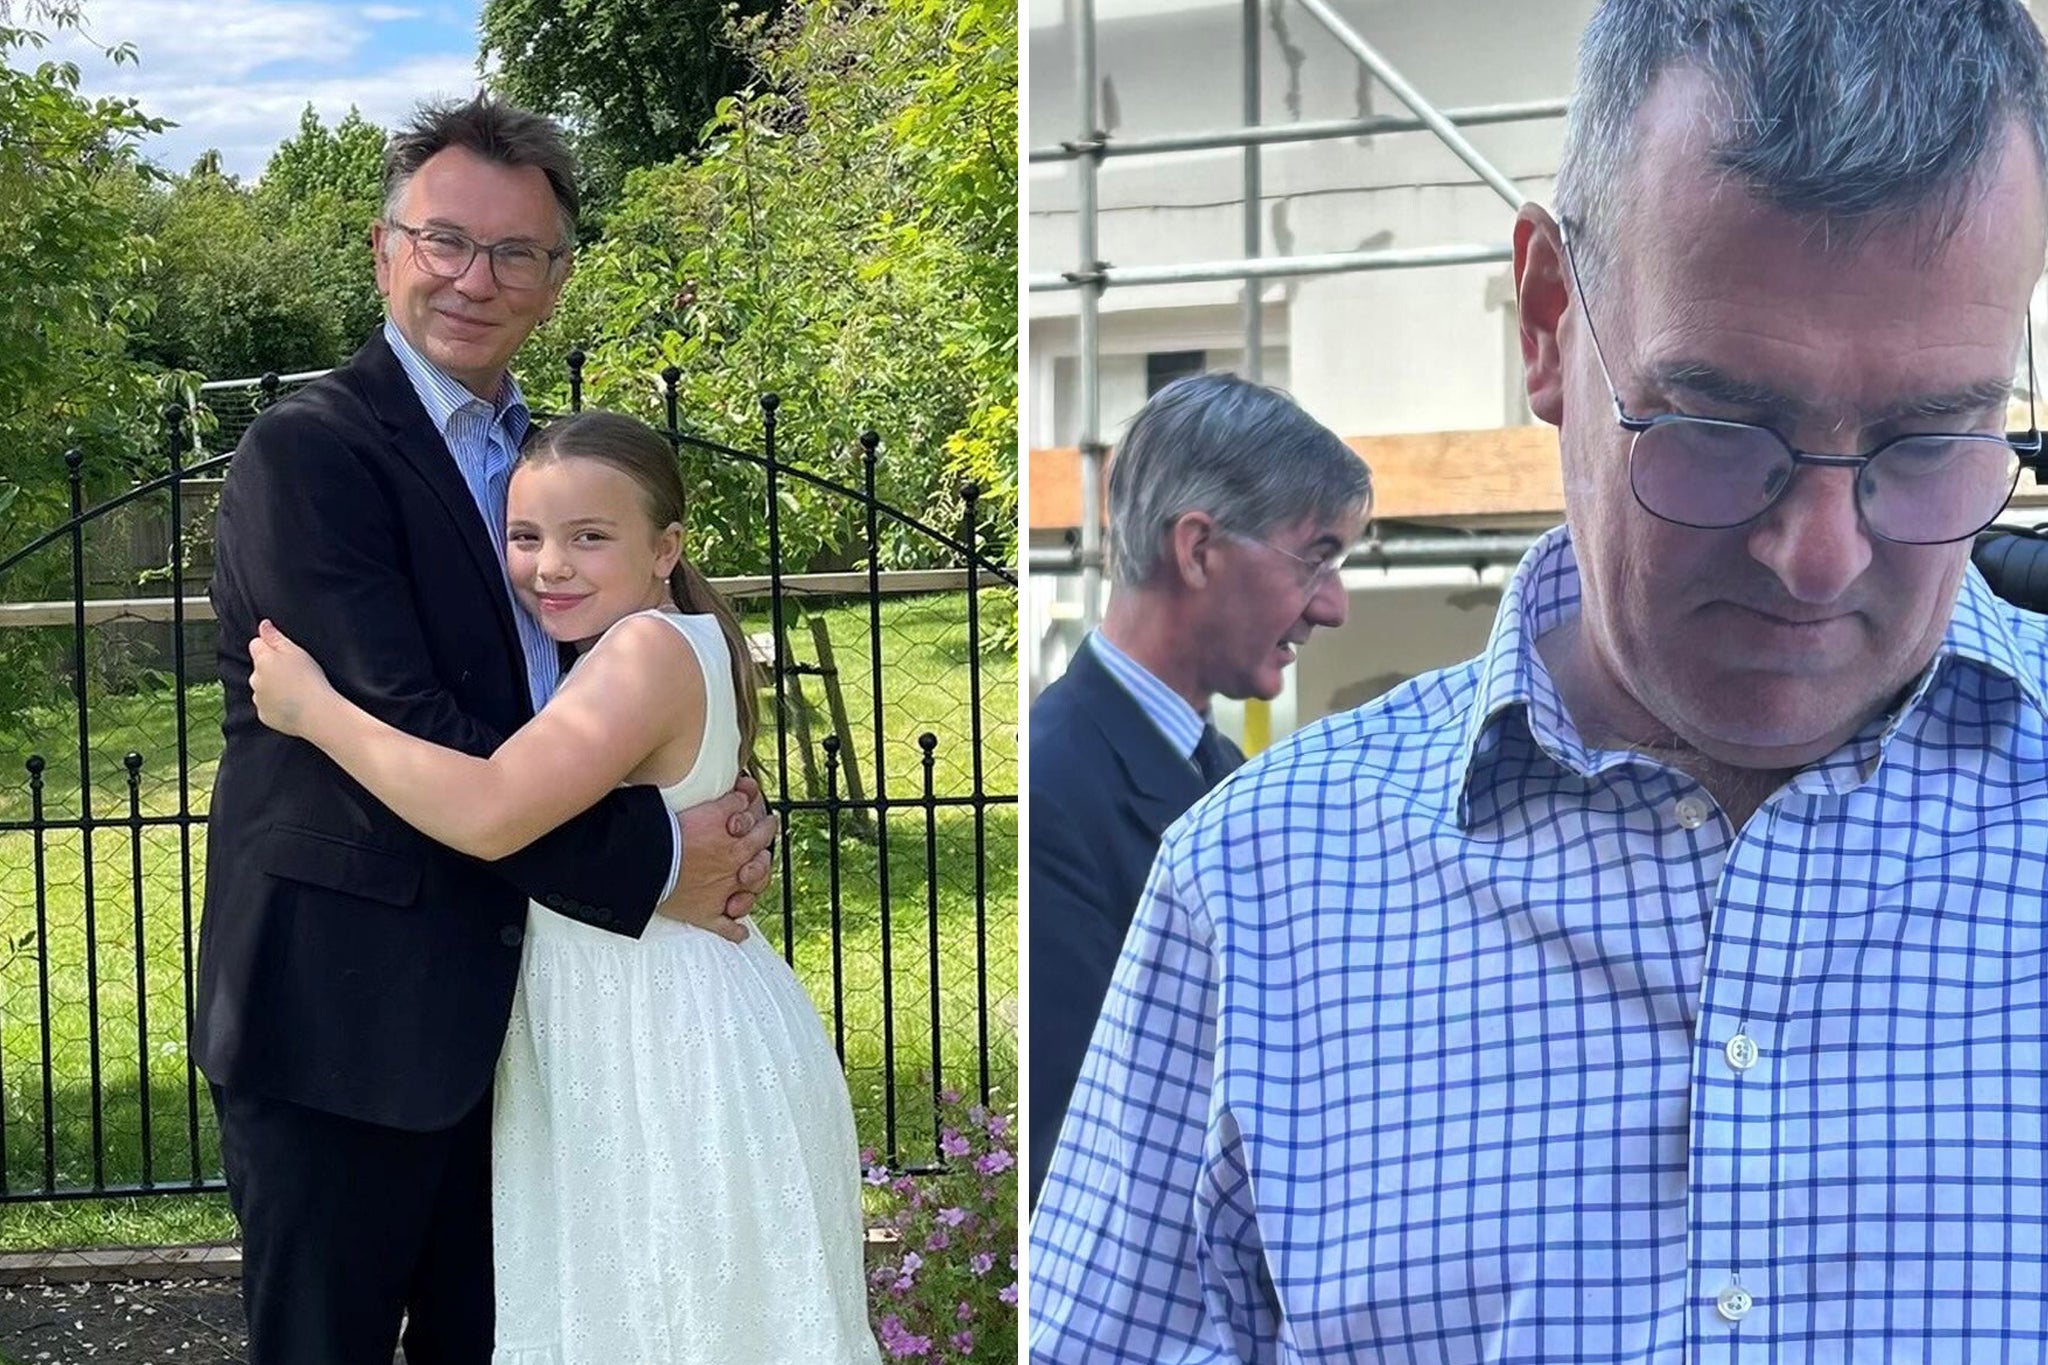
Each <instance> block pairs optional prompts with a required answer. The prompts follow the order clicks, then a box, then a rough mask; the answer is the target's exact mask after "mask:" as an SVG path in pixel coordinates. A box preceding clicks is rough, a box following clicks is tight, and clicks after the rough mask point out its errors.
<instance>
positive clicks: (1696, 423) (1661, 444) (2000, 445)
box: [1558, 223, 2042, 545]
mask: <svg viewBox="0 0 2048 1365" xmlns="http://www.w3.org/2000/svg"><path fill="white" fill-rule="evenodd" d="M1558 236H1559V239H1560V240H1561V241H1562V242H1563V244H1564V256H1565V264H1566V266H1567V268H1569V269H1570V271H1571V275H1572V292H1573V293H1574V294H1576V295H1577V296H1578V299H1579V307H1580V309H1581V311H1583V312H1584V313H1585V317H1586V333H1587V335H1588V336H1590V337H1591V338H1592V341H1593V357H1594V359H1595V360H1597V361H1598V362H1599V365H1600V374H1601V377H1602V378H1604V379H1605V380H1606V381H1607V392H1608V394H1609V395H1610V396H1611V397H1612V398H1613V399H1614V418H1615V421H1617V422H1619V423H1620V424H1621V428H1622V430H1624V431H1627V432H1632V433H1633V434H1634V436H1635V440H1634V441H1633V443H1632V444H1631V445H1630V448H1629V465H1628V475H1629V488H1630V490H1631V491H1632V492H1633V493H1634V494H1635V499H1636V502H1637V503H1639V504H1640V505H1641V506H1642V509H1643V510H1644V511H1645V512H1648V513H1649V514H1650V515H1651V516H1654V517H1658V518H1661V519H1662V520H1664V521H1669V522H1675V523H1676V524H1678V525H1680V526H1692V527H1696V528H1699V529H1701V530H1725V529H1727V528H1729V527H1735V526H1741V525H1743V524H1745V523H1747V522H1751V521H1754V520H1756V519H1757V518H1758V517H1760V516H1762V515H1763V514H1764V513H1765V512H1767V511H1769V510H1770V509H1771V506H1772V504H1773V503H1775V502H1777V500H1778V499H1779V498H1780V497H1782V496H1784V493H1785V490H1786V489H1787V488H1789V487H1791V486H1792V478H1793V475H1794V474H1796V473H1797V472H1798V469H1799V466H1801V465H1818V466H1821V467H1824V468H1840V469H1853V470H1855V471H1856V474H1855V480H1856V483H1855V488H1856V511H1857V514H1858V515H1859V516H1861V517H1862V519H1863V525H1864V527H1865V529H1867V530H1868V531H1869V532H1870V534H1871V535H1873V536H1876V537H1877V538H1878V539H1880V540H1890V541H1896V542H1898V543H1900V544H1905V545H1943V544H1947V543H1949V542H1952V541H1958V540H1967V539H1968V538H1969V537H1971V536H1973V535H1975V534H1977V532H1979V531H1981V530H1983V529H1984V528H1985V527H1986V526H1989V525H1990V524H1991V523H1992V522H1993V521H1995V520H1996V519H1997V517H1998V514H1999V513H2000V512H2001V511H2002V510H2004V508H2005V504H2006V501H2007V500H2008V499H2009V498H2011V497H2012V491H2013V488H2014V486H2015V485H2016V484H2017V483H2018V482H2019V475H2020V469H2021V467H2022V466H2023V465H2024V466H2029V467H2032V468H2034V469H2036V470H2037V471H2038V470H2039V469H2041V468H2042V465H2041V424H2040V422H2039V421H2038V420H2036V419H2035V417H2034V415H2033V403H2034V387H2035V380H2034V332H2033V319H2032V318H2031V317H2029V318H2028V321H2027V408H2028V427H2029V429H2028V430H2027V431H2024V432H2017V433H2009V434H2007V435H2003V436H2000V435H1993V434H1990V433H1985V432H1976V433H1964V432H1938V433H1937V432H1928V433H1914V434H1912V435H1908V436H1898V437H1894V438H1893V439H1891V440H1889V441H1885V442H1883V443H1882V444H1880V445H1878V446H1877V447H1876V448H1874V449H1872V450H1868V451H1865V452H1864V453H1863V454H1861V455H1819V454H1815V453H1814V452H1812V451H1807V450H1800V449H1798V448H1796V447H1795V446H1793V445H1792V443H1791V442H1789V441H1787V440H1786V439H1785V438H1784V437H1783V436H1781V435H1779V434H1778V433H1777V432H1776V431H1774V430H1772V429H1771V428H1770V427H1766V426H1759V425H1757V424H1756V423H1754V422H1733V421H1723V420H1721V419H1718V418H1711V417H1692V416H1688V415H1686V414H1684V413H1669V414H1666V415H1663V416H1658V417H1631V416H1629V414H1628V412H1627V410H1626V409H1625V408H1624V407H1623V406H1622V402H1621V391H1620V390H1619V389H1618V388H1616V387H1615V384H1614V375H1613V372H1612V371H1610V370H1609V369H1608V368H1607V357H1606V355H1605V354H1603V353H1602V351H1601V349H1600V334H1599V330H1598V329H1597V328H1595V327H1594V325H1593V312H1592V308H1591V307H1590V305H1588V303H1587V302H1586V291H1585V286H1584V285H1583V284H1582V283H1581V282H1580V279H1579V263H1578V259H1577V257H1576V256H1575V254H1574V253H1573V250H1572V242H1571V235H1570V233H1569V232H1568V231H1567V230H1566V228H1565V225H1564V224H1563V223H1559V224H1558Z"/></svg>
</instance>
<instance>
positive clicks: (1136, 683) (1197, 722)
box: [1085, 630, 1208, 758]
mask: <svg viewBox="0 0 2048 1365" xmlns="http://www.w3.org/2000/svg"><path fill="white" fill-rule="evenodd" d="M1085 643H1086V644H1087V645H1088V647H1089V648H1091V649H1093V650H1094V651H1095V657H1096V658H1098V659H1100V660H1101V661H1102V666H1103V667H1104V668H1106V669H1108V670H1109V676H1110V677H1112V678H1115V679H1116V680H1117V681H1118V682H1119V683H1121V684H1122V685H1123V689H1124V691H1126V692H1128V693H1130V694H1131V700H1132V701H1135V702H1136V703H1138V709H1139V710H1140V711H1143V712H1144V713H1145V717H1146V719H1148V720H1150V721H1151V722H1152V723H1153V724H1154V725H1156V726H1158V727H1159V733H1160V734H1162V735H1164V736H1166V742H1167V743H1168V744H1171V745H1172V746H1173V750H1174V752H1175V753H1177V754H1179V755H1180V756H1181V757H1182V758H1191V757H1193V755H1194V752H1195V746H1196V745H1197V744H1199V743H1201V742H1202V727H1203V726H1204V725H1206V724H1207V723H1208V721H1207V719H1206V718H1205V717H1204V716H1203V715H1202V713H1201V712H1199V711H1197V710H1196V709H1195V708H1194V707H1192V706H1190V705H1188V699H1187V698H1186V697H1183V696H1182V695H1181V694H1180V693H1178V692H1176V691H1174V690H1173V689H1172V688H1170V687H1168V686H1167V685H1166V684H1165V683H1163V682H1161V681H1159V679H1158V678H1156V677H1154V676H1153V674H1152V670H1150V669H1148V668H1146V667H1145V665H1143V664H1141V663H1139V662H1138V661H1137V660H1136V659H1133V658H1132V657H1131V656H1130V655H1128V654H1126V653H1124V652H1123V651H1122V650H1121V649H1118V648H1117V647H1116V646H1115V645H1113V644H1111V643H1110V642H1109V637H1108V636H1106V635H1104V634H1103V633H1102V632H1101V631H1099V630H1098V631H1092V632H1090V634H1089V636H1088V639H1087V640H1086V641H1085Z"/></svg>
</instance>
